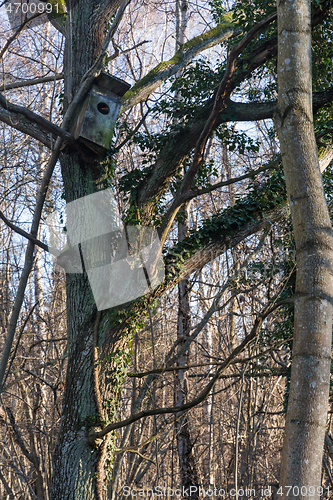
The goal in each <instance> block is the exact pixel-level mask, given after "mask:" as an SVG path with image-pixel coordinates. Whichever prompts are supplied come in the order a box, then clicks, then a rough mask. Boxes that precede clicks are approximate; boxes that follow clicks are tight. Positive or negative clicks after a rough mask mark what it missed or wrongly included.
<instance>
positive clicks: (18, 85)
mask: <svg viewBox="0 0 333 500" xmlns="http://www.w3.org/2000/svg"><path fill="white" fill-rule="evenodd" d="M63 79H64V74H63V73H58V74H56V75H53V76H43V77H40V78H35V79H33V80H23V81H22V82H14V83H4V84H3V85H1V86H0V92H4V91H6V90H12V89H20V88H22V87H31V86H32V85H38V84H40V83H47V82H54V81H56V80H63Z"/></svg>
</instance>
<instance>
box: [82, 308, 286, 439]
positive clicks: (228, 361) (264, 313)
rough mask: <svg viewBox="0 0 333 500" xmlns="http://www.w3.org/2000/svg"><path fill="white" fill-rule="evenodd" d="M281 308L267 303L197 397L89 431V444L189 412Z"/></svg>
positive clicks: (200, 401) (203, 399) (207, 394)
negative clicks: (149, 419)
mask: <svg viewBox="0 0 333 500" xmlns="http://www.w3.org/2000/svg"><path fill="white" fill-rule="evenodd" d="M280 306H281V303H280V302H279V303H277V304H273V305H272V304H271V303H269V304H268V305H267V306H266V307H264V309H263V310H262V312H261V313H260V314H259V315H258V316H257V319H256V320H255V323H254V325H253V328H252V330H251V332H250V333H249V334H248V335H247V336H246V337H245V339H244V340H243V342H241V344H240V345H239V346H238V347H236V349H234V350H233V352H232V353H231V354H230V356H228V358H227V359H226V360H225V361H224V362H223V364H222V365H221V366H220V368H219V369H218V370H217V371H216V373H215V375H214V376H213V378H212V380H211V381H210V382H209V383H208V384H207V386H206V387H205V388H204V389H203V390H202V391H201V393H200V394H199V396H197V397H196V398H194V399H193V400H192V401H190V402H188V403H185V404H183V405H181V406H171V407H168V408H155V409H152V410H142V411H140V412H139V413H137V414H136V415H131V416H130V417H129V418H127V419H125V420H123V421H121V422H116V423H112V424H109V425H107V426H106V427H105V428H104V429H102V430H101V431H99V432H95V431H91V432H90V433H89V442H91V441H92V442H94V441H95V440H96V439H100V438H103V437H104V436H106V434H108V433H109V432H111V431H113V430H115V429H120V428H121V427H126V426H127V425H130V424H132V423H133V422H136V421H137V420H140V419H141V418H144V417H148V416H152V415H163V414H166V413H178V412H180V411H186V410H189V409H190V408H193V407H194V406H197V405H198V404H200V403H202V402H203V401H205V399H207V397H208V396H209V394H210V391H211V390H212V388H213V387H214V385H215V384H216V382H217V381H218V379H219V377H220V375H221V374H222V372H223V371H224V370H226V368H228V367H229V366H230V364H231V363H232V361H233V360H234V359H235V358H236V357H237V356H238V355H239V354H240V353H241V352H242V351H243V350H244V349H245V348H246V347H247V346H248V345H249V344H250V342H252V340H253V339H254V338H255V337H256V335H257V334H258V332H259V330H260V327H261V325H262V323H263V321H264V319H266V318H267V316H268V315H269V314H271V313H272V312H273V311H275V309H277V308H278V307H280Z"/></svg>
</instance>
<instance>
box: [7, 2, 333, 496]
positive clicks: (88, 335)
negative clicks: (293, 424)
mask: <svg viewBox="0 0 333 500" xmlns="http://www.w3.org/2000/svg"><path fill="white" fill-rule="evenodd" d="M52 4H53V6H55V5H58V9H57V11H58V12H57V13H56V12H55V8H54V9H53V11H52V13H51V14H50V15H49V20H50V22H47V23H45V24H42V25H37V26H36V25H35V26H30V27H29V24H28V25H27V27H26V26H25V27H24V29H23V27H22V28H19V29H16V30H11V29H10V25H9V22H8V20H7V18H6V5H7V6H8V3H7V4H4V5H3V6H2V9H1V13H0V15H1V17H0V22H1V26H0V37H1V43H0V47H1V49H0V59H1V83H0V90H1V95H0V120H1V121H0V130H1V160H0V169H1V170H0V172H1V183H0V196H1V217H2V219H1V221H0V224H1V235H2V238H1V249H0V251H1V258H0V280H1V281H0V283H1V285H0V328H1V340H0V341H1V352H2V358H1V366H0V376H1V406H0V419H1V420H0V423H1V444H0V446H1V455H0V456H1V470H0V480H1V482H0V495H1V498H6V499H7V498H8V499H14V498H20V499H22V500H23V499H29V500H30V499H37V500H42V499H43V500H44V499H45V500H49V499H51V500H52V499H57V500H61V499H66V500H68V499H72V498H73V499H87V500H90V499H94V500H95V499H96V500H97V499H98V500H102V499H106V498H108V499H109V498H110V499H111V498H112V499H115V498H125V497H127V495H126V491H127V490H124V486H126V487H128V488H132V489H134V491H138V490H140V489H141V490H142V491H143V490H144V491H146V490H147V488H154V487H156V486H159V487H162V488H164V487H165V488H173V489H175V487H176V486H177V487H180V488H182V487H184V488H189V487H190V486H192V487H199V486H201V487H202V488H204V489H206V490H207V489H209V488H214V487H217V488H222V489H224V490H225V491H226V492H228V491H229V492H230V491H231V490H232V489H234V490H235V492H236V494H235V497H236V498H239V497H241V496H244V491H245V489H248V490H251V493H250V494H249V495H248V496H247V497H248V498H258V499H259V498H267V496H268V495H269V496H270V497H271V498H281V497H282V498H284V497H283V496H282V495H281V496H279V495H278V493H279V474H280V466H281V449H282V440H283V431H284V428H285V419H286V408H287V405H288V396H289V386H290V374H291V349H292V340H293V320H294V305H293V303H294V292H295V280H296V262H295V253H296V252H295V243H294V237H293V231H292V225H291V218H290V212H289V208H288V204H287V195H286V188H285V182H284V174H283V170H282V163H281V156H280V146H279V141H278V138H277V133H276V129H275V127H274V124H273V118H275V119H276V109H277V99H278V93H277V90H278V89H277V78H278V69H277V23H276V2H274V1H272V2H270V1H264V0H253V1H247V2H243V1H235V2H232V1H229V2H228V1H217V0H216V1H212V2H205V1H199V0H198V1H194V2H188V1H185V0H176V1H170V2H155V1H149V2H148V1H141V0H139V1H136V0H132V1H131V2H128V1H127V2H126V1H124V2H122V3H121V5H120V2H112V1H110V2H107V1H105V2H102V1H89V2H83V1H82V0H77V1H75V2H74V1H73V0H72V2H68V3H67V5H66V6H64V5H63V4H62V3H59V4H55V3H54V2H52V3H51V5H52ZM117 9H118V10H117ZM65 11H66V12H65ZM70 13H71V15H69V14H70ZM311 20H312V59H313V66H312V68H313V75H312V88H313V104H314V132H315V135H316V140H317V146H318V153H319V161H320V168H321V171H322V172H323V185H324V191H325V197H326V201H327V204H328V207H329V209H330V207H331V204H332V200H333V184H332V171H331V165H330V164H331V161H332V159H333V150H332V148H331V133H332V119H331V107H332V106H331V101H332V97H333V93H332V88H331V82H332V56H333V54H332V47H331V42H330V41H331V38H332V2H331V1H328V0H321V1H319V0H314V1H313V2H312V3H311ZM106 33H108V35H106V38H105V34H106ZM101 70H103V71H105V72H108V73H110V74H111V75H114V76H117V77H119V78H122V79H123V80H125V81H127V82H129V83H131V85H132V88H131V89H130V90H129V91H128V92H127V93H126V94H125V96H124V98H123V102H122V106H121V108H120V114H119V119H118V123H117V129H116V133H115V137H114V142H113V144H112V147H111V149H110V150H109V151H106V152H103V154H97V153H95V152H93V151H91V150H90V149H89V148H88V147H87V146H86V145H85V144H84V143H82V142H80V141H76V140H75V139H74V138H73V136H72V134H71V133H70V132H69V131H70V122H71V120H73V116H75V113H77V107H75V106H77V104H79V103H80V99H81V100H82V96H84V95H85V93H86V92H87V90H89V88H90V87H91V84H92V82H93V79H94V78H95V76H96V75H97V73H98V71H101ZM64 117H65V118H64ZM58 160H59V161H58ZM110 187H111V188H112V189H113V192H114V193H115V196H116V200H117V203H118V208H119V212H120V214H121V216H122V218H123V221H124V222H125V223H127V224H129V225H141V226H150V227H155V228H156V229H157V230H158V232H159V237H160V240H161V243H162V246H163V259H164V265H165V279H164V281H163V283H162V284H160V286H158V287H157V288H156V289H155V290H154V291H151V292H150V293H149V294H147V295H145V296H144V297H142V298H140V299H139V300H137V301H134V302H132V303H129V304H125V305H124V306H120V307H117V308H113V309H110V310H105V311H101V312H98V311H97V309H96V304H95V301H94V299H93V296H92V292H91V289H90V286H89V282H88V279H87V275H86V274H85V273H82V274H71V275H67V278H66V276H65V274H64V272H63V271H62V270H61V268H59V266H56V265H55V264H54V262H53V261H52V259H51V257H50V256H49V254H48V253H47V252H45V251H44V250H43V249H41V248H40V245H39V244H38V243H40V242H44V244H45V243H47V239H46V236H47V231H46V226H45V221H46V219H47V217H48V216H49V215H50V213H52V212H53V211H54V210H60V209H61V208H62V207H63V206H64V205H65V203H66V202H67V203H68V202H70V201H73V200H75V199H77V198H80V197H83V196H86V195H88V194H92V193H95V192H97V191H99V190H105V189H106V188H110ZM20 229H21V234H19V230H20ZM22 230H24V231H26V233H28V234H25V235H24V234H23V233H22ZM35 244H36V245H35ZM308 402H309V403H310V402H311V399H309V401H306V403H308ZM308 406H310V405H308ZM324 406H325V412H326V409H327V408H326V402H325V401H324ZM324 416H325V419H326V413H325V415H324ZM326 431H327V432H326V434H325V448H324V454H323V457H322V463H323V468H322V472H321V485H320V484H318V485H317V487H316V488H317V489H316V491H315V492H314V494H313V495H312V490H311V491H310V490H309V491H307V494H308V495H309V497H315V495H319V494H320V493H322V494H323V495H326V496H327V497H328V496H329V490H330V489H332V488H333V476H332V472H331V470H332V459H333V443H332V439H331V436H332V428H331V410H330V409H329V413H328V421H327V427H326ZM319 463H320V464H321V460H320V461H319ZM303 484H304V483H303ZM295 487H298V486H297V485H295ZM300 487H301V486H300ZM318 488H319V489H318ZM320 488H321V489H320ZM267 489H268V493H267V491H266V490H267ZM193 491H194V490H193ZM242 491H243V494H242V493H241V492H242ZM292 494H293V495H294V497H295V498H298V496H299V491H297V490H295V491H294V492H293V493H292ZM198 497H199V492H198V491H196V492H195V493H193V495H192V498H198ZM289 498H293V497H290V496H289Z"/></svg>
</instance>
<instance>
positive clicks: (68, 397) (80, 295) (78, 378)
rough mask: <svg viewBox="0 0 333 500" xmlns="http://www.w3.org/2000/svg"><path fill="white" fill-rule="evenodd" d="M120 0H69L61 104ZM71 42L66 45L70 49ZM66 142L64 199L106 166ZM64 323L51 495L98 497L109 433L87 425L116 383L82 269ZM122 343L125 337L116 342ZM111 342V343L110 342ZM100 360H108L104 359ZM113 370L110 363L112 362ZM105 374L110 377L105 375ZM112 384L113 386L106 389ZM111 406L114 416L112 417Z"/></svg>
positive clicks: (94, 423) (70, 290)
mask: <svg viewBox="0 0 333 500" xmlns="http://www.w3.org/2000/svg"><path fill="white" fill-rule="evenodd" d="M119 4H120V1H119V0H115V1H111V2H102V1H100V2H90V1H89V2H82V1H79V2H72V6H69V9H70V10H71V16H68V19H71V21H72V23H71V30H68V31H67V32H68V33H71V36H68V37H67V39H66V45H67V48H66V51H65V52H66V57H65V67H64V73H65V75H71V78H65V99H64V104H65V108H66V106H67V105H68V103H69V102H70V100H71V97H73V96H74V95H75V91H76V89H77V87H78V84H79V82H80V80H81V78H82V76H83V75H84V74H85V72H86V71H87V70H88V69H89V68H90V67H91V66H92V64H93V63H94V62H95V59H96V57H97V56H98V54H99V52H100V49H101V45H102V41H103V37H104V34H105V32H106V27H107V23H108V21H109V19H110V16H111V15H112V14H113V13H114V12H115V10H116V8H117V7H118V6H119ZM69 45H70V50H69ZM83 151H84V152H83V154H81V153H79V152H77V151H76V150H73V149H71V148H70V147H66V148H65V149H64V151H63V152H62V153H61V157H60V161H61V169H62V176H63V182H64V188H65V196H66V202H67V203H68V202H71V201H73V200H76V199H78V198H81V197H83V196H87V195H89V194H92V193H94V192H97V191H99V190H101V189H104V187H103V182H102V181H103V178H104V172H103V168H102V165H101V163H100V162H99V160H98V158H96V157H95V156H93V155H92V154H91V153H89V150H88V148H86V150H83ZM66 290H67V318H68V319H67V323H68V325H67V328H68V369H67V376H66V386H65V391H64V402H63V409H62V417H61V424H60V428H59V434H58V439H57V444H56V448H55V452H54V468H53V482H52V487H51V495H50V499H51V500H74V499H75V500H82V499H84V500H96V499H97V500H102V499H103V498H104V489H103V486H104V483H105V475H104V462H105V453H106V445H107V439H104V440H103V441H102V442H100V443H96V444H95V446H91V445H90V444H89V442H88V437H87V436H88V431H89V429H91V427H98V428H99V429H100V428H101V426H102V425H103V424H102V420H103V418H104V417H105V415H104V411H103V407H102V403H101V401H103V400H104V401H105V398H108V399H109V400H112V398H113V397H114V399H115V400H114V401H113V402H112V405H111V406H112V409H113V410H114V409H115V408H116V407H117V401H116V400H117V398H118V399H119V391H118V388H114V386H113V384H110V382H112V375H111V377H110V375H109V373H108V372H107V371H106V369H104V366H102V365H101V368H100V370H99V383H97V384H96V378H95V375H96V373H98V372H97V370H98V364H97V363H96V357H95V354H96V353H97V348H98V347H101V345H102V343H103V341H104V337H103V335H102V334H101V333H100V331H101V329H102V328H103V321H102V315H100V314H99V313H97V309H96V305H95V301H94V299H93V295H92V291H91V289H90V285H89V282H88V277H87V274H86V273H82V274H68V275H67V277H66ZM108 334H109V335H110V348H111V350H113V351H116V350H117V339H118V337H112V334H110V331H109V332H108ZM120 343H122V344H123V340H122V341H121V342H120ZM111 344H112V345H111ZM104 364H106V362H105V359H104ZM109 370H110V371H111V370H112V368H111V367H110V368H109ZM107 376H109V378H108V377H107ZM110 387H112V389H110V390H112V391H113V392H112V393H111V392H110V393H108V391H109V388H110ZM114 413H115V412H113V418H115V414H114Z"/></svg>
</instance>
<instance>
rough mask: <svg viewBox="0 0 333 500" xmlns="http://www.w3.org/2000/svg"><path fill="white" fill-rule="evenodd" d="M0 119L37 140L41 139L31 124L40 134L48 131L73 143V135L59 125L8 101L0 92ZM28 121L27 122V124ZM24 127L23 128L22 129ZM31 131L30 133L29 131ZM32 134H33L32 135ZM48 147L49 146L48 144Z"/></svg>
mask: <svg viewBox="0 0 333 500" xmlns="http://www.w3.org/2000/svg"><path fill="white" fill-rule="evenodd" d="M0 106H1V108H2V109H1V108H0V119H1V120H3V121H4V122H5V123H7V124H8V125H11V126H12V127H14V128H16V129H18V130H20V131H21V132H23V131H24V132H25V133H27V134H29V135H32V137H35V138H36V139H37V140H41V137H36V136H35V135H36V132H35V130H34V128H33V125H37V126H38V131H39V134H40V135H41V136H43V135H44V136H45V135H46V134H45V131H48V132H50V133H51V134H54V135H56V136H58V137H61V138H62V139H63V140H64V141H66V142H68V143H69V144H74V143H75V139H74V137H73V136H72V135H71V134H70V133H69V132H67V131H66V130H64V129H63V128H61V127H58V126H57V125H55V124H54V123H51V122H49V121H48V120H46V119H45V118H43V117H42V116H40V115H38V114H36V113H34V112H33V111H31V110H30V109H27V108H25V107H24V106H18V105H17V104H12V103H10V102H9V101H8V100H7V99H6V98H5V97H4V96H3V95H1V94H0ZM27 121H28V124H27ZM23 128H25V130H22V129H23ZM30 131H31V133H30ZM33 134H34V135H33ZM48 147H50V146H49V145H48Z"/></svg>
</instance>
